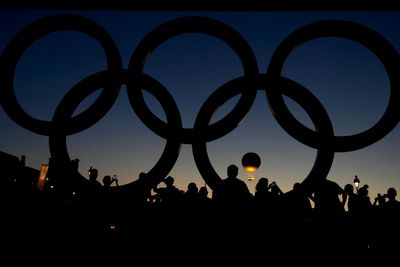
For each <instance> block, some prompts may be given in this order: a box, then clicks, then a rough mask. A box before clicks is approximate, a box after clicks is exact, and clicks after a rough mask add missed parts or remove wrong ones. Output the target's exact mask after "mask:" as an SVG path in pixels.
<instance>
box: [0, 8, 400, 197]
mask: <svg viewBox="0 0 400 267" xmlns="http://www.w3.org/2000/svg"><path fill="white" fill-rule="evenodd" d="M59 30H74V31H79V32H83V33H86V34H88V35H89V36H91V37H94V38H95V39H96V40H97V41H98V42H99V43H100V44H101V46H102V47H103V49H104V51H105V54H106V57H107V67H108V69H107V70H104V71H101V72H98V73H94V74H92V75H90V76H88V77H86V78H85V79H83V80H81V81H80V82H78V83H77V84H76V85H75V86H73V87H72V89H71V90H70V91H68V93H67V94H66V95H65V96H64V97H63V99H62V100H61V102H60V103H59V105H58V106H57V108H56V110H55V113H54V115H53V118H52V120H51V121H42V120H38V119H35V118H32V117H31V116H29V115H28V114H27V113H25V111H24V110H23V109H22V107H21V106H20V105H19V103H18V101H17V99H16V96H15V93H14V84H13V79H14V73H15V68H16V65H17V63H18V61H19V59H20V57H21V56H22V54H23V53H24V51H25V50H26V49H27V48H28V47H29V46H30V45H31V44H32V43H33V42H34V41H36V40H37V39H39V38H40V37H42V36H44V35H46V34H48V33H51V32H54V31H59ZM185 33H204V34H207V35H211V36H213V37H216V38H217V39H219V40H221V41H223V42H225V43H226V44H227V45H228V46H229V47H231V48H232V49H233V51H234V52H235V53H236V54H237V55H238V57H239V59H240V61H241V64H242V66H243V69H244V75H243V76H241V77H237V78H236V79H233V80H231V81H228V82H226V83H225V84H223V85H222V86H220V87H219V88H218V89H216V90H215V91H214V92H213V93H212V94H211V95H210V96H209V97H208V98H207V100H206V101H205V102H204V103H203V105H202V106H201V108H200V110H199V112H198V114H197V117H196V119H195V123H194V127H193V128H192V129H189V128H183V126H182V120H181V115H180V112H179V108H178V106H177V105H176V102H175V100H174V99H173V97H172V96H171V94H170V93H169V91H168V90H167V88H165V87H164V86H163V85H162V84H161V83H160V82H159V81H157V80H155V79H154V78H152V77H151V76H149V75H147V74H144V73H143V68H144V65H145V63H146V59H147V58H148V56H149V54H150V53H151V52H152V51H153V50H155V49H157V47H158V46H160V45H161V44H162V43H163V42H165V41H167V40H169V39H170V38H172V37H175V36H177V35H180V34H185ZM329 36H330V37H342V38H346V39H350V40H353V41H356V42H358V43H360V44H361V45H364V46H365V47H366V48H368V49H369V50H371V51H372V52H373V53H374V54H375V55H376V56H377V57H378V58H379V60H380V61H381V62H382V64H383V65H384V67H385V69H386V71H387V73H388V76H389V80H390V100H389V104H388V106H387V108H386V111H385V113H384V114H383V116H382V118H381V119H380V120H379V121H378V122H377V123H376V124H375V125H373V126H372V127H371V128H370V129H368V130H366V131H364V132H361V133H358V134H354V135H351V136H335V135H334V131H333V126H332V123H331V120H330V118H329V115H328V113H327V112H326V110H325V109H324V107H323V105H322V104H321V103H320V101H319V100H318V99H317V98H316V97H315V96H314V95H313V94H312V93H311V92H310V91H309V90H308V89H307V88H305V87H304V86H302V85H300V84H299V83H297V82H295V81H293V80H290V79H288V78H286V77H283V76H282V75H281V71H282V68H283V64H284V63H285V60H286V58H287V57H288V56H289V54H290V53H291V52H292V50H294V48H295V47H297V46H298V45H301V44H303V43H305V42H307V41H311V40H313V39H316V38H321V37H329ZM399 64H400V60H399V55H398V53H397V51H396V50H395V48H394V47H393V46H392V45H391V44H390V43H389V42H388V41H387V40H386V39H384V38H383V37H382V36H380V35H379V34H378V33H376V32H374V31H373V30H371V29H369V28H367V27H365V26H362V25H360V24H357V23H353V22H349V21H337V20H327V21H319V22H315V23H311V24H308V25H305V26H303V27H301V28H299V29H297V30H295V31H294V32H293V33H291V34H290V35H289V36H288V37H287V38H285V39H284V40H283V41H282V42H281V43H280V44H279V46H278V48H277V49H276V50H275V51H274V53H273V55H272V58H271V61H270V63H269V65H268V69H267V72H266V74H260V73H259V72H258V67H257V66H258V65H257V61H256V58H255V55H254V53H253V50H252V49H251V47H250V45H249V44H248V43H247V41H246V40H245V39H244V38H243V37H242V36H241V35H240V34H239V33H238V32H237V31H236V30H234V29H233V28H231V27H230V26H228V25H226V24H225V23H223V22H221V21H218V20H215V19H211V18H206V17H183V18H178V19H174V20H171V21H169V22H166V23H164V24H162V25H160V26H159V27H157V28H155V29H154V30H152V31H151V32H150V33H149V34H148V35H146V36H145V37H144V38H143V39H142V41H141V42H140V43H139V45H138V46H137V48H136V49H135V50H134V52H133V54H132V57H131V59H130V61H129V65H128V68H127V69H123V68H122V63H121V59H120V54H119V51H118V49H117V48H116V46H115V44H114V42H113V40H112V39H111V38H110V37H109V35H108V34H107V32H106V31H105V30H104V29H103V28H102V27H101V26H100V25H98V24H97V23H95V22H93V21H91V20H89V19H87V18H84V17H80V16H77V15H56V16H49V17H46V18H43V19H40V20H38V21H36V22H34V23H32V24H31V25H29V26H28V27H26V28H25V29H23V30H22V31H20V32H19V33H18V34H17V35H16V36H15V37H14V38H13V39H12V40H11V41H10V43H9V44H8V45H7V47H6V48H5V50H4V52H3V54H2V56H1V61H0V90H1V91H0V104H1V105H2V106H3V108H4V110H5V112H6V113H7V114H8V115H9V116H10V118H11V119H12V120H13V121H14V122H16V123H17V124H19V125H20V126H21V127H23V128H25V129H28V130H30V131H32V132H34V133H37V134H41V135H47V136H49V146H50V152H51V155H52V156H53V157H54V158H55V159H57V161H61V162H63V163H64V164H65V165H69V164H68V162H70V158H69V155H68V151H67V146H66V138H67V136H68V135H71V134H74V133H78V132H81V131H83V130H85V129H87V128H88V127H90V126H92V125H94V124H95V123H97V122H98V121H99V120H100V119H101V118H102V117H103V116H104V115H105V114H106V113H107V112H108V111H109V109H110V108H111V107H112V105H113V104H114V103H115V100H116V98H117V97H118V94H119V90H120V88H121V86H122V85H126V87H127V90H128V97H129V101H130V104H131V106H132V109H133V110H134V112H135V113H136V114H137V116H138V117H139V119H140V120H141V121H142V122H143V123H144V124H145V125H146V126H147V127H148V128H149V129H150V130H151V131H153V132H154V133H155V134H157V135H159V136H160V137H162V138H164V139H166V140H167V143H166V145H165V148H164V151H163V153H162V155H161V157H160V158H159V160H158V162H157V163H156V164H155V165H154V167H153V168H152V169H151V170H150V171H149V172H148V174H149V179H148V180H147V181H146V183H147V185H149V186H154V185H156V184H158V183H159V182H160V181H161V180H162V179H163V178H164V177H165V176H167V175H168V173H169V172H170V171H171V169H172V168H173V166H174V164H175V163H176V160H177V158H178V156H179V151H180V147H181V145H182V144H191V145H192V149H193V157H194V160H195V163H196V166H197V168H198V170H199V172H200V174H201V176H202V177H203V179H204V180H205V182H206V183H207V184H208V185H209V186H210V187H211V188H214V186H215V185H216V184H217V183H218V182H219V181H220V180H221V177H219V175H218V174H217V173H216V172H215V170H214V168H213V166H212V164H211V162H210V160H209V157H208V154H207V143H208V142H210V141H213V140H216V139H218V138H221V137H223V136H225V135H226V134H228V133H229V132H231V131H233V130H234V129H236V127H237V125H238V124H239V123H240V121H242V120H243V118H244V117H245V116H246V114H247V113H248V111H249V110H250V108H251V106H252V104H253V102H254V100H255V96H256V94H257V91H258V90H264V91H265V93H266V97H267V101H268V103H269V107H270V109H271V111H272V113H273V115H274V117H275V119H276V120H277V121H278V123H279V124H280V125H281V127H282V128H283V129H284V130H285V131H286V132H287V133H288V134H289V135H291V136H292V137H293V138H294V139H296V140H298V141H299V142H301V143H303V144H305V145H307V146H309V147H312V148H315V149H317V156H316V159H315V162H314V165H313V167H312V169H311V171H310V173H309V174H308V175H307V177H306V178H305V179H304V181H303V184H304V185H305V187H306V188H307V189H308V190H309V191H310V192H311V191H313V189H314V188H315V186H316V185H318V183H319V182H320V181H323V179H325V178H326V177H327V175H328V173H329V170H330V168H331V165H332V162H333V158H334V154H335V152H348V151H353V150H357V149H361V148H364V147H366V146H368V145H371V144H373V143H374V142H376V141H378V140H380V139H381V138H383V137H384V136H385V135H387V134H388V133H389V132H390V131H391V130H392V129H393V128H394V127H395V126H396V125H397V123H398V121H399V119H400V118H399V116H400V114H399V113H398V112H396V109H395V107H396V106H398V104H399V102H400V99H399V98H400V95H399V94H400V92H399V89H398V87H399V78H397V76H396V75H397V72H398V71H399V70H400V65H399ZM99 89H101V90H102V91H101V93H100V95H99V97H98V98H97V99H96V101H95V102H94V103H93V104H92V106H90V107H89V108H88V109H86V110H85V111H83V112H82V113H80V114H78V115H76V116H74V117H73V113H74V111H75V110H76V108H77V107H78V106H79V104H80V103H81V102H82V101H83V100H84V99H85V98H86V97H87V96H89V95H90V94H91V93H93V92H94V91H96V90H99ZM142 90H146V91H148V92H149V93H151V94H152V95H153V96H154V97H155V98H156V99H157V100H158V101H159V102H160V104H161V106H162V108H163V109H164V112H165V115H166V120H167V121H166V122H164V121H162V120H161V119H159V118H158V117H157V116H156V115H154V114H153V113H152V112H151V111H150V109H149V108H148V107H147V105H146V103H145V101H144V98H143V94H142ZM238 94H240V99H239V101H238V103H237V104H236V106H235V107H234V108H233V109H232V110H231V111H230V112H229V113H228V114H227V115H226V116H225V117H224V118H222V119H220V120H219V121H217V122H215V123H212V124H210V122H211V118H212V116H213V114H214V112H215V111H216V110H217V108H218V107H220V106H222V105H223V104H225V103H226V102H227V101H228V100H229V99H231V98H232V97H234V96H237V95H238ZM284 95H285V96H287V97H289V98H291V99H292V100H294V101H295V102H297V103H298V104H299V105H300V106H301V107H302V108H303V109H304V110H305V112H306V113H307V114H308V116H309V117H310V119H311V121H312V123H313V125H314V127H315V130H311V129H309V128H308V127H306V126H304V125H303V124H301V123H300V122H299V121H298V120H297V119H296V118H295V117H294V116H293V115H292V114H291V113H290V111H289V109H288V108H287V106H286V104H285V103H284V101H283V96H284ZM74 176H78V178H79V179H80V180H81V181H86V179H84V178H83V177H82V176H81V175H80V174H79V173H78V175H74ZM132 184H133V183H130V184H128V185H126V186H125V188H132V187H131V186H132ZM122 187H123V186H122ZM122 187H121V188H122Z"/></svg>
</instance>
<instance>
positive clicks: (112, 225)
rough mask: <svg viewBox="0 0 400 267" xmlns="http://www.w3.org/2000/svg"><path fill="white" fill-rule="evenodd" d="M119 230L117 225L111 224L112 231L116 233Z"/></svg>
mask: <svg viewBox="0 0 400 267" xmlns="http://www.w3.org/2000/svg"><path fill="white" fill-rule="evenodd" d="M116 229H117V225H116V224H114V223H110V230H111V231H115V230H116Z"/></svg>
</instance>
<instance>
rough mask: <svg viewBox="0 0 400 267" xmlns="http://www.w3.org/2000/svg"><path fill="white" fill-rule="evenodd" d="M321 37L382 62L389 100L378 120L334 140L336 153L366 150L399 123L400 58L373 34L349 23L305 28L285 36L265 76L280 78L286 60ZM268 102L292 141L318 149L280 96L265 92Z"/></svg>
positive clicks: (313, 137)
mask: <svg viewBox="0 0 400 267" xmlns="http://www.w3.org/2000/svg"><path fill="white" fill-rule="evenodd" d="M321 37H343V38H346V39H350V40H353V41H355V42H358V43H360V44H361V45H363V46H365V47H366V48H368V49H369V50H370V51H371V52H372V53H374V54H375V55H376V56H377V57H378V58H379V60H380V61H381V62H382V64H383V66H384V67H385V69H386V72H387V74H388V77H389V80H390V99H389V103H388V106H387V107H386V110H385V112H384V114H383V115H382V117H381V119H380V120H379V121H378V122H377V123H376V124H375V125H373V126H372V127H371V128H369V129H368V130H366V131H364V132H361V133H358V134H354V135H350V136H335V137H334V139H333V146H332V148H333V149H334V151H336V152H348V151H353V150H357V149H361V148H364V147H366V146H369V145H371V144H373V143H375V142H377V141H378V140H380V139H382V138H383V137H384V136H385V135H387V134H388V133H389V132H391V131H392V130H393V128H394V127H396V125H397V123H398V122H399V119H400V113H399V112H398V105H399V102H400V78H399V71H400V58H399V54H398V52H397V51H396V49H395V48H394V47H393V46H392V45H391V44H390V43H389V42H388V41H387V40H386V39H384V38H383V37H382V36H381V35H379V34H378V33H376V32H375V31H373V30H371V29H369V28H367V27H365V26H363V25H360V24H357V23H354V22H349V21H339V20H325V21H318V22H314V23H311V24H308V25H305V26H303V27H301V28H299V29H297V30H296V31H294V32H293V33H292V34H290V35H289V36H287V37H286V38H285V39H284V40H283V41H282V42H281V43H280V44H279V46H278V48H277V49H276V50H275V52H274V53H273V55H272V57H271V61H270V63H269V65H268V71H267V73H268V74H269V75H273V76H280V75H281V72H282V68H283V64H284V63H285V60H286V59H287V57H288V56H289V54H290V53H291V52H292V50H294V49H295V48H296V47H298V46H299V45H301V44H303V43H305V42H307V41H310V40H313V39H317V38H321ZM266 93H267V94H268V95H267V98H268V101H269V104H270V107H271V110H272V113H273V114H274V116H275V119H276V120H277V121H278V123H279V124H280V126H281V127H282V128H283V129H284V130H285V131H286V132H287V133H288V134H290V135H291V136H292V137H293V138H295V139H296V140H298V141H300V142H301V143H303V144H306V145H308V146H310V147H313V148H318V146H319V144H318V138H316V136H317V135H318V134H317V133H316V132H315V131H313V130H311V129H309V128H308V127H306V126H304V125H303V124H301V123H300V122H299V121H298V120H297V119H296V118H295V117H294V116H293V115H292V114H291V113H290V111H289V110H288V108H287V107H286V104H285V102H284V101H283V98H282V95H281V94H279V93H278V92H276V91H272V90H269V91H266Z"/></svg>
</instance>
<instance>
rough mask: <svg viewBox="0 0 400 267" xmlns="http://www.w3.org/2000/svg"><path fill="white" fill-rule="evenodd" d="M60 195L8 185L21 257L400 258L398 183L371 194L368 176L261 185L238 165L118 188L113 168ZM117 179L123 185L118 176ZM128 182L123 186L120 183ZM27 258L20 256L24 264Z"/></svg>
mask: <svg viewBox="0 0 400 267" xmlns="http://www.w3.org/2000/svg"><path fill="white" fill-rule="evenodd" d="M90 173H91V176H90V177H89V179H88V180H89V183H92V184H93V186H92V187H90V188H91V189H90V190H86V191H84V192H79V191H77V192H71V195H70V196H69V197H68V198H65V197H60V195H59V194H58V193H57V192H56V191H52V190H51V188H48V189H47V190H40V191H39V190H37V189H36V188H35V187H34V186H33V185H32V184H29V183H24V182H23V181H22V179H21V180H18V179H17V180H13V181H11V182H9V184H8V185H6V186H4V187H3V188H2V195H1V196H2V198H1V203H2V211H1V212H2V227H1V229H2V230H1V235H2V242H3V244H5V249H3V252H5V254H4V255H5V257H7V258H8V259H9V260H11V261H12V262H14V263H15V264H13V265H9V266H14V265H15V266H17V265H18V264H17V263H19V262H20V263H22V262H25V261H27V262H30V263H31V264H33V263H42V264H43V263H54V266H58V265H60V264H74V265H76V266H78V264H79V263H94V264H113V265H112V266H177V265H179V266H180V265H182V266H204V265H209V266H228V265H235V266H239V265H244V266H275V265H277V264H279V265H284V266H285V265H289V264H296V265H299V266H300V265H302V266H304V265H303V264H306V265H307V266H310V265H315V266H317V265H318V266H325V265H328V266H330V265H333V264H341V265H343V266H349V265H356V266H358V265H365V266H369V265H372V264H374V265H376V264H383V263H385V262H393V261H398V257H397V254H398V253H399V252H400V250H399V248H400V202H399V201H398V200H396V196H397V191H396V189H395V188H393V187H391V188H388V189H387V192H386V193H385V194H382V195H381V194H378V196H377V197H376V198H375V199H374V200H373V201H371V199H370V196H369V192H368V186H367V185H364V186H363V187H361V188H356V190H355V189H354V187H353V185H352V184H347V185H345V186H344V188H341V187H340V186H339V185H338V184H337V183H335V182H333V181H331V180H327V179H322V180H321V181H320V182H319V183H318V184H317V185H316V186H315V187H314V188H313V190H312V191H310V190H309V189H308V188H306V187H305V186H303V184H302V183H295V184H294V185H293V188H292V190H290V191H288V192H283V191H282V190H281V189H280V188H279V186H278V185H277V184H276V183H275V182H272V183H270V182H269V180H268V178H265V177H262V178H260V179H258V181H257V184H256V187H255V192H254V194H252V193H250V191H249V189H248V188H247V185H246V184H245V183H244V182H243V181H242V180H240V179H239V178H237V174H238V168H237V166H235V165H230V166H228V168H227V178H225V179H222V181H221V182H220V183H219V184H217V185H216V186H215V188H213V190H211V189H209V188H208V187H207V186H201V187H200V188H199V187H198V186H197V184H196V183H194V182H191V183H189V184H188V186H187V189H186V190H181V189H178V188H177V187H176V186H175V184H174V178H173V177H171V176H168V177H166V178H165V179H163V184H164V185H162V184H160V185H158V186H157V187H153V188H148V187H146V186H144V185H145V183H143V184H142V187H141V181H144V180H145V179H146V174H145V173H141V174H140V175H139V179H138V180H137V186H136V187H135V189H134V190H136V191H134V190H133V191H132V190H130V191H126V192H125V191H121V190H120V191H118V190H115V189H116V188H118V181H117V180H116V179H115V178H114V179H113V178H111V177H110V176H105V177H103V181H102V182H103V183H100V182H99V181H97V179H98V177H97V170H95V169H92V171H91V172H90ZM113 184H115V185H114V186H112V185H113ZM119 187H120V188H123V187H122V186H119ZM18 266H19V265H18Z"/></svg>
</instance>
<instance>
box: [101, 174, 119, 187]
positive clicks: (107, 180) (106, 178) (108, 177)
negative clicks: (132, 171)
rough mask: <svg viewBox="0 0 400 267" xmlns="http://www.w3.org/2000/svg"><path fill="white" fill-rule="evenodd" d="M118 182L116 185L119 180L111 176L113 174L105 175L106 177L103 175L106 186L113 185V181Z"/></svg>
mask: <svg viewBox="0 0 400 267" xmlns="http://www.w3.org/2000/svg"><path fill="white" fill-rule="evenodd" d="M114 182H115V183H116V185H117V186H118V180H117V179H116V178H111V176H110V175H105V176H104V177H103V186H104V188H107V189H108V188H110V187H111V185H112V184H113V183H114Z"/></svg>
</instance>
